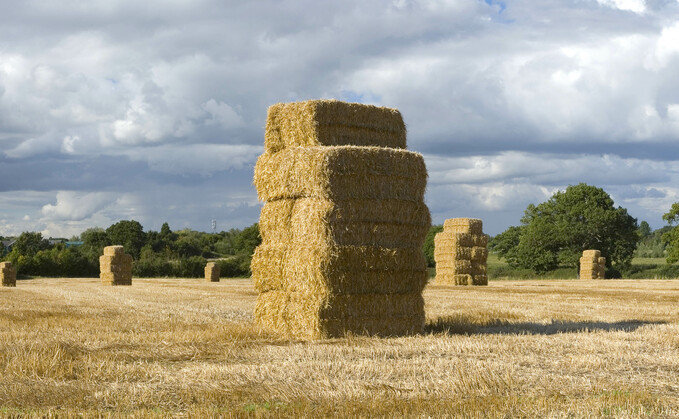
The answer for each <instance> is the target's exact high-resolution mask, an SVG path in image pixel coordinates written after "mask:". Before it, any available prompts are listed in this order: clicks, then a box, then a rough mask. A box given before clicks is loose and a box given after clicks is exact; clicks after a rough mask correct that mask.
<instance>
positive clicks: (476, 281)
mask: <svg viewBox="0 0 679 419" xmlns="http://www.w3.org/2000/svg"><path fill="white" fill-rule="evenodd" d="M472 285H488V275H474V278H473V280H472Z"/></svg>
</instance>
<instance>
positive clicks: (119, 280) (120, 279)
mask: <svg viewBox="0 0 679 419" xmlns="http://www.w3.org/2000/svg"><path fill="white" fill-rule="evenodd" d="M99 278H100V279H101V281H102V283H103V284H104V285H132V272H129V273H128V272H100V273H99Z"/></svg>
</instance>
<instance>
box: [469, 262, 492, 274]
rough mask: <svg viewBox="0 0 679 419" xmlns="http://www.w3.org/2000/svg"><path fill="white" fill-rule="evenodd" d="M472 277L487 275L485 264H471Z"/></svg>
mask: <svg viewBox="0 0 679 419" xmlns="http://www.w3.org/2000/svg"><path fill="white" fill-rule="evenodd" d="M471 271H472V275H473V276H474V277H476V276H477V275H487V274H488V268H487V267H486V264H485V263H474V262H472V267H471Z"/></svg>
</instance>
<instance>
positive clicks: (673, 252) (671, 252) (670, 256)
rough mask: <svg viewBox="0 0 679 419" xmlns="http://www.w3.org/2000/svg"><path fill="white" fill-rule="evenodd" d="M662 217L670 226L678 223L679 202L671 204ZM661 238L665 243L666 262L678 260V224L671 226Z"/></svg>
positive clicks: (670, 262)
mask: <svg viewBox="0 0 679 419" xmlns="http://www.w3.org/2000/svg"><path fill="white" fill-rule="evenodd" d="M662 218H663V220H665V221H667V223H668V224H669V225H670V226H672V224H674V223H679V202H675V203H674V204H672V208H670V210H669V211H668V212H667V213H665V214H663V216H662ZM663 240H664V242H665V243H667V263H669V264H672V263H675V262H679V226H675V227H672V229H671V230H669V231H667V232H666V233H665V234H663Z"/></svg>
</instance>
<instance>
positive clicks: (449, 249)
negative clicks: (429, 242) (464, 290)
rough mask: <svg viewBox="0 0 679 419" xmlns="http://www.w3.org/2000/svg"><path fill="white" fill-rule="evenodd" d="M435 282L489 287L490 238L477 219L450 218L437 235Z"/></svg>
mask: <svg viewBox="0 0 679 419" xmlns="http://www.w3.org/2000/svg"><path fill="white" fill-rule="evenodd" d="M434 261H435V262H436V283H437V284H443V285H488V270H487V262H488V236H487V235H485V234H483V222H482V221H481V220H479V219H477V218H450V219H448V220H446V221H445V222H444V224H443V231H442V232H440V233H438V234H437V235H436V236H434Z"/></svg>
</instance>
